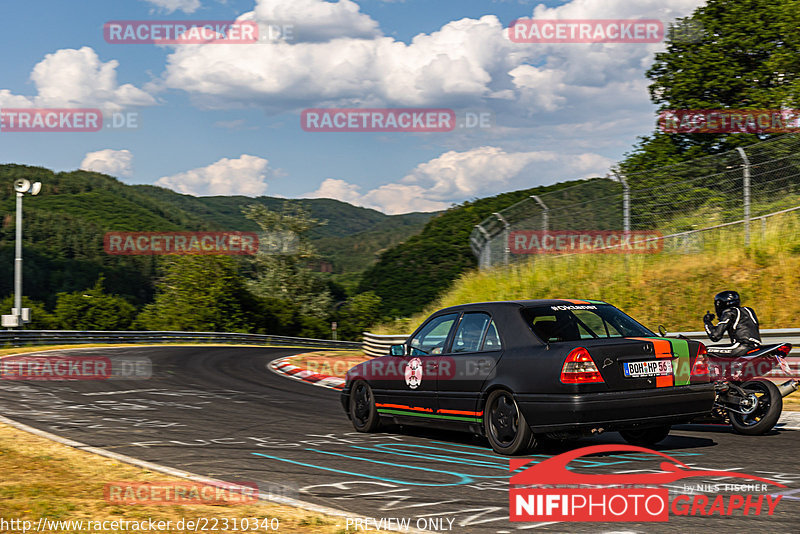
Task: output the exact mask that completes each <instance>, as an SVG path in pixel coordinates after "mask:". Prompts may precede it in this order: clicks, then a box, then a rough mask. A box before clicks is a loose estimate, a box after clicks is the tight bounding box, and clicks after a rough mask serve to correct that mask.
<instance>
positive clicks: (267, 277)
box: [244, 204, 331, 330]
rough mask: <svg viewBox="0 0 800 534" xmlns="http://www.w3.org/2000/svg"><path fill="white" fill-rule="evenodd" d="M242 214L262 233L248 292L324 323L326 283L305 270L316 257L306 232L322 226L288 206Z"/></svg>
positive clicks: (328, 296) (255, 208)
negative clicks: (279, 300) (286, 303)
mask: <svg viewBox="0 0 800 534" xmlns="http://www.w3.org/2000/svg"><path fill="white" fill-rule="evenodd" d="M244 214H245V217H247V218H248V219H250V220H252V221H255V222H256V223H257V224H258V226H259V227H260V228H261V230H262V234H261V235H260V236H259V252H258V254H257V255H256V257H255V259H254V261H253V270H254V278H253V280H251V281H250V283H249V284H248V287H249V288H250V290H251V291H252V292H253V293H254V294H256V295H257V296H259V297H261V298H270V297H271V298H278V299H281V300H284V301H287V302H289V303H291V304H292V305H293V306H295V307H296V308H297V311H298V313H299V314H300V315H301V316H308V317H314V318H316V319H319V320H327V318H328V315H329V314H330V307H331V294H330V291H329V290H328V285H327V282H326V280H325V279H324V278H323V277H322V276H321V275H320V274H319V273H316V272H314V271H312V270H311V269H310V268H309V267H308V264H309V262H311V261H312V260H314V259H315V258H316V251H315V249H314V247H313V245H311V243H310V241H309V238H308V235H309V232H310V231H311V230H312V229H314V228H317V227H318V226H322V224H324V223H321V222H320V221H318V220H316V219H314V218H312V217H311V216H310V214H309V213H308V212H307V211H305V210H304V209H303V208H302V207H300V206H297V205H295V206H290V205H289V204H284V206H283V208H282V209H281V211H273V210H270V209H268V208H267V207H266V206H263V205H260V204H256V205H251V206H248V207H247V208H245V210H244ZM309 328H310V327H309ZM312 330H313V329H312Z"/></svg>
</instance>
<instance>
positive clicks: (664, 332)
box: [658, 324, 667, 337]
mask: <svg viewBox="0 0 800 534" xmlns="http://www.w3.org/2000/svg"><path fill="white" fill-rule="evenodd" d="M658 333H659V334H661V337H664V336H666V335H667V329H666V328H664V325H663V324H660V325H658Z"/></svg>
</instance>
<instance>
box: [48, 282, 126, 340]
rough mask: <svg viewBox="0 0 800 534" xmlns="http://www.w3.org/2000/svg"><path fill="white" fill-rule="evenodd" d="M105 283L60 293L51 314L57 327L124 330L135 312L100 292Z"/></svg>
mask: <svg viewBox="0 0 800 534" xmlns="http://www.w3.org/2000/svg"><path fill="white" fill-rule="evenodd" d="M103 282H104V279H103V277H102V276H100V278H98V279H97V282H96V283H95V285H94V287H93V288H91V289H87V290H86V291H76V292H74V293H59V294H58V295H57V297H56V307H55V311H54V316H55V322H56V324H57V325H58V326H59V327H60V328H63V329H65V330H127V329H129V328H130V327H131V325H132V324H133V320H134V318H135V316H136V308H135V307H134V305H133V304H131V303H130V302H128V301H127V300H125V299H124V298H122V297H120V296H117V295H109V294H107V293H105V292H104V291H103Z"/></svg>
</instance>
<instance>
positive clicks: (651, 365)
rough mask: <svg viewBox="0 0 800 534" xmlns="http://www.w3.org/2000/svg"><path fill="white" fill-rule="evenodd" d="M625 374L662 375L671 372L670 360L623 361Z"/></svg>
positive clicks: (634, 375)
mask: <svg viewBox="0 0 800 534" xmlns="http://www.w3.org/2000/svg"><path fill="white" fill-rule="evenodd" d="M624 366H625V367H624V369H625V376H629V377H631V378H636V377H640V376H664V375H671V374H672V360H668V359H666V358H664V359H662V360H649V361H646V362H625V363H624Z"/></svg>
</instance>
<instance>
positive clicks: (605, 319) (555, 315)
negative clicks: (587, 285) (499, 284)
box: [522, 304, 655, 343]
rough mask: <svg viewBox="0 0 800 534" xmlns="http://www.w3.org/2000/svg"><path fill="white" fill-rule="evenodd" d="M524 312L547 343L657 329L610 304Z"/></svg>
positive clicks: (643, 334) (647, 332)
mask: <svg viewBox="0 0 800 534" xmlns="http://www.w3.org/2000/svg"><path fill="white" fill-rule="evenodd" d="M522 316H523V317H524V318H525V322H526V323H528V326H530V327H531V329H532V330H533V332H534V333H535V334H536V335H537V336H539V338H540V339H541V340H542V341H544V342H546V343H559V342H563V341H580V340H582V339H603V338H617V337H650V336H655V334H654V333H653V332H651V331H650V330H648V329H647V328H645V327H644V326H642V325H641V324H639V323H637V322H636V321H634V320H633V319H631V318H630V317H629V316H627V315H625V314H624V313H622V312H621V311H619V310H618V309H617V308H615V307H614V306H611V305H609V304H602V305H594V304H592V305H563V306H558V305H557V306H537V307H531V308H523V309H522Z"/></svg>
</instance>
